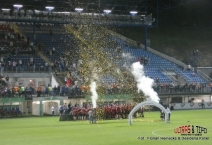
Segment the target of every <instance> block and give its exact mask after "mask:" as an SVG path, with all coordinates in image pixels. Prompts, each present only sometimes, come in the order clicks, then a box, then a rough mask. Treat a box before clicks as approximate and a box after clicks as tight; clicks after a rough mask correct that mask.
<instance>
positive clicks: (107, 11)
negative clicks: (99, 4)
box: [103, 9, 111, 14]
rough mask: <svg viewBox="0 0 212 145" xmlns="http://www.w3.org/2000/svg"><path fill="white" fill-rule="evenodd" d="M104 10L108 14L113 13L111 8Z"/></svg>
mask: <svg viewBox="0 0 212 145" xmlns="http://www.w3.org/2000/svg"><path fill="white" fill-rule="evenodd" d="M103 12H104V13H106V14H109V13H111V10H108V9H106V10H103Z"/></svg>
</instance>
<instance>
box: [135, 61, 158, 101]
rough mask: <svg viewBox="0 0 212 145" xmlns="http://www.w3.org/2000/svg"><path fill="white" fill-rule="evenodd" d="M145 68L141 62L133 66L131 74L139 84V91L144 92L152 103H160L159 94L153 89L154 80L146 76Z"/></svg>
mask: <svg viewBox="0 0 212 145" xmlns="http://www.w3.org/2000/svg"><path fill="white" fill-rule="evenodd" d="M143 68H144V67H143V65H141V64H140V62H135V63H133V64H132V65H131V73H132V74H133V76H134V78H135V80H136V82H137V87H138V91H139V92H140V91H142V92H143V93H144V95H145V96H146V97H150V99H151V100H152V101H155V102H157V103H159V100H160V99H159V98H158V94H157V93H156V92H155V91H154V90H153V88H152V86H153V83H154V80H153V79H151V78H149V77H146V76H145V74H144V70H143Z"/></svg>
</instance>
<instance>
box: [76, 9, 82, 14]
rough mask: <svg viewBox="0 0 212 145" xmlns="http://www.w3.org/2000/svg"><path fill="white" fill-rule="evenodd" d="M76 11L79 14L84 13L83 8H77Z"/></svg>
mask: <svg viewBox="0 0 212 145" xmlns="http://www.w3.org/2000/svg"><path fill="white" fill-rule="evenodd" d="M75 11H77V12H79V13H80V12H82V11H83V8H75Z"/></svg>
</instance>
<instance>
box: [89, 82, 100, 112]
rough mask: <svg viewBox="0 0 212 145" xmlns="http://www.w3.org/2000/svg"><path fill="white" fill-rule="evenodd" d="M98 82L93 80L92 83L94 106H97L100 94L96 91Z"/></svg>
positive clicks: (91, 90)
mask: <svg viewBox="0 0 212 145" xmlns="http://www.w3.org/2000/svg"><path fill="white" fill-rule="evenodd" d="M96 88H97V86H96V82H94V81H93V82H91V84H90V92H91V94H92V96H91V99H92V104H93V108H96V100H97V99H98V94H97V92H96Z"/></svg>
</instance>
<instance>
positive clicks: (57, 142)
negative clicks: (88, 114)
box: [0, 110, 212, 145]
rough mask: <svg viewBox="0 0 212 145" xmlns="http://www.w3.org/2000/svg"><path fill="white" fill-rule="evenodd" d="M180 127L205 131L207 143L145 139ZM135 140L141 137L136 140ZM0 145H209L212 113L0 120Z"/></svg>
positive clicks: (175, 112) (207, 111)
mask: <svg viewBox="0 0 212 145" xmlns="http://www.w3.org/2000/svg"><path fill="white" fill-rule="evenodd" d="M183 125H195V126H202V127H205V128H207V133H206V134H203V135H202V136H203V137H209V140H197V141H196V140H177V141H174V140H147V137H159V138H160V137H181V135H179V134H175V133H174V129H175V128H177V127H179V126H183ZM138 137H144V140H139V139H138ZM0 143H1V145H66V144H71V145H140V144H148V145H156V144H158V145H159V144H162V145H178V144H180V145H191V144H192V145H200V144H202V145H211V144H212V110H189V111H172V116H171V123H164V122H162V121H160V119H159V112H145V118H140V119H134V120H133V125H132V126H129V125H128V120H126V119H122V120H108V121H98V124H88V122H87V121H62V122H60V121H59V117H58V116H57V117H30V118H7V119H0Z"/></svg>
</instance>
